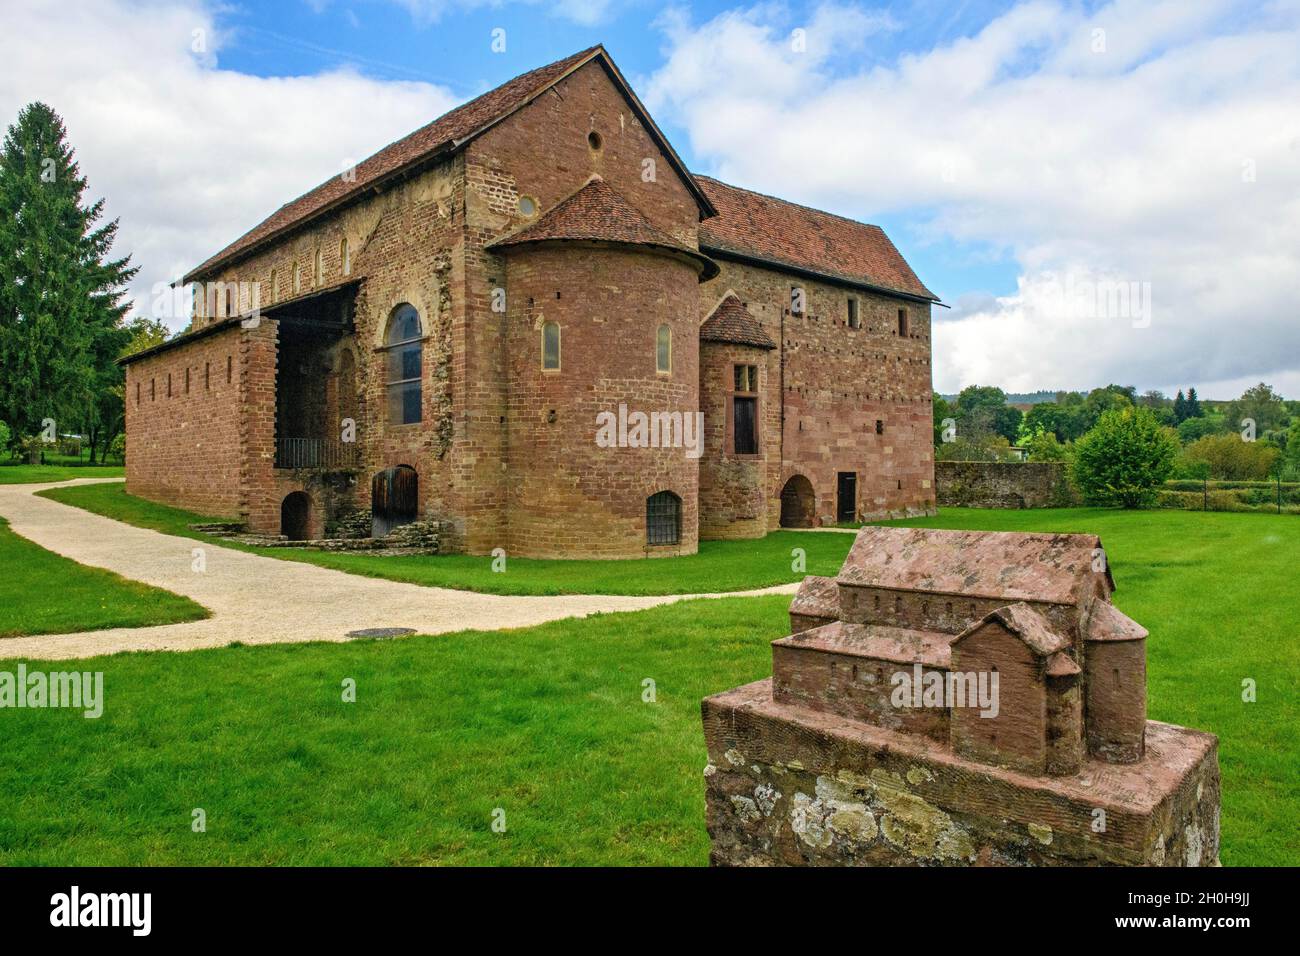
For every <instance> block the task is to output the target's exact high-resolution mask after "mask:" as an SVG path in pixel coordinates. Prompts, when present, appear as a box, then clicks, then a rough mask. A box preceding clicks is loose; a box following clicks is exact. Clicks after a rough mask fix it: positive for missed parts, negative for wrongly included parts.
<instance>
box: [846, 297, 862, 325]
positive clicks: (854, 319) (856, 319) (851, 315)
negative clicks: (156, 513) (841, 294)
mask: <svg viewBox="0 0 1300 956" xmlns="http://www.w3.org/2000/svg"><path fill="white" fill-rule="evenodd" d="M848 326H849V328H851V329H860V328H862V317H861V316H860V315H859V314H858V300H857V299H854V298H852V297H850V298H849V299H848Z"/></svg>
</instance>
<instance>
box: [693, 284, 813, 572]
mask: <svg viewBox="0 0 1300 956" xmlns="http://www.w3.org/2000/svg"><path fill="white" fill-rule="evenodd" d="M700 341H701V342H730V343H732V344H733V345H752V346H754V347H755V348H760V349H774V348H776V343H775V342H773V341H772V339H771V337H770V336H769V335H768V334H767V333H766V332H764V331H763V327H762V326H761V325H759V324H758V320H757V319H756V318H754V317H753V316H752V315H750V314H749V310H748V309H746V308H745V305H744V303H742V302H741V301H740V297H739V296H738V295H736V293H734V292H731V291H728V292H727V294H726V295H724V296H723V297H722V301H721V302H719V303H718V304H717V306H716V307H715V308H714V310H713V311H712V312H710V313H709V315H708V318H706V319H705V320H704V322H703V324H702V325H701V326H700ZM810 580H812V579H811V578H806V579H805V581H810ZM826 580H831V579H829V578H827V579H826ZM800 593H803V589H802V588H800Z"/></svg>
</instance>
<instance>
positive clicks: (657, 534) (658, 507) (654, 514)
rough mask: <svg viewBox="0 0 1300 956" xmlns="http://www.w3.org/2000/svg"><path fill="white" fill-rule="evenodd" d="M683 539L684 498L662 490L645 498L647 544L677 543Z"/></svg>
mask: <svg viewBox="0 0 1300 956" xmlns="http://www.w3.org/2000/svg"><path fill="white" fill-rule="evenodd" d="M681 540H682V499H681V498H678V497H677V496H676V495H675V494H673V493H672V492H671V491H660V492H658V493H656V494H653V495H651V496H650V497H649V498H647V499H646V500H645V541H646V544H677V543H679V542H680V541H681Z"/></svg>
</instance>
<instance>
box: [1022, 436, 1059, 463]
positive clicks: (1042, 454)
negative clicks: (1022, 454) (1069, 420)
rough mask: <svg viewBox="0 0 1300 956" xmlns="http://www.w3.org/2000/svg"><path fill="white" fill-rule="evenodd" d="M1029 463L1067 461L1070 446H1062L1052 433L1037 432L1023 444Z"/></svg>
mask: <svg viewBox="0 0 1300 956" xmlns="http://www.w3.org/2000/svg"><path fill="white" fill-rule="evenodd" d="M1025 450H1026V451H1027V452H1029V460H1030V461H1069V459H1070V446H1069V445H1062V444H1061V443H1060V442H1059V441H1058V440H1057V438H1056V434H1055V433H1054V432H1046V431H1044V432H1039V433H1038V434H1037V435H1035V436H1034V437H1033V438H1031V439H1029V441H1027V442H1025Z"/></svg>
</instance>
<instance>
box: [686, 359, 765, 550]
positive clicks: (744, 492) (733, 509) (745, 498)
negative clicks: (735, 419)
mask: <svg viewBox="0 0 1300 956" xmlns="http://www.w3.org/2000/svg"><path fill="white" fill-rule="evenodd" d="M771 354H772V353H771V351H769V350H765V349H757V348H753V347H750V346H745V345H731V344H728V343H724V342H701V343H700V408H701V410H702V411H703V412H704V437H705V442H704V455H703V457H702V458H701V459H700V537H701V538H703V539H710V538H714V539H724V538H761V537H763V535H765V534H767V527H768V499H769V496H770V491H769V486H770V484H771V482H770V479H769V468H768V451H769V450H770V449H771V448H773V447H774V445H775V444H776V443H775V442H774V441H773V440H772V439H773V438H774V436H775V437H778V438H779V436H780V433H781V432H780V429H781V418H780V408H779V406H778V405H776V404H774V403H773V402H771V401H769V400H768V399H767V396H768V395H770V388H769V383H768V356H769V355H771ZM737 365H754V366H757V368H758V378H759V396H760V397H759V401H758V423H759V425H758V427H759V434H758V441H759V446H758V448H759V453H758V454H757V455H736V454H734V453H733V451H732V450H733V449H734V447H735V445H734V443H733V442H732V421H731V409H732V401H731V400H732V396H733V394H734V390H735V381H736V379H735V374H734V369H735V366H737Z"/></svg>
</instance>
